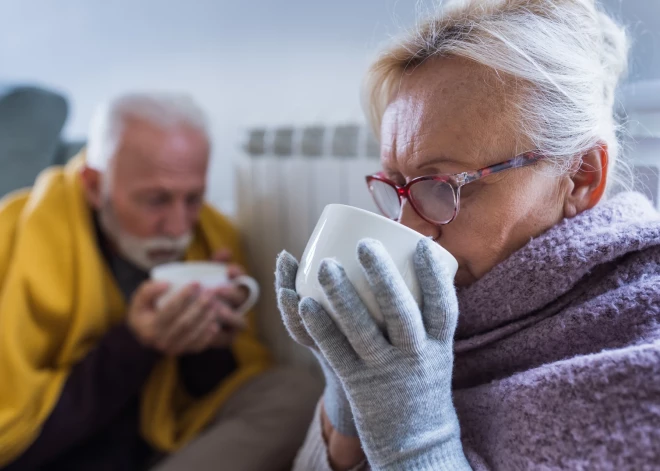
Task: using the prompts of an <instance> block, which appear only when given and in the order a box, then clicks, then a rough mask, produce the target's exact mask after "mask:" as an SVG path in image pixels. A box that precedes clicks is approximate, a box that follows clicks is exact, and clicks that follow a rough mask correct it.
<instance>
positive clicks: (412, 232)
mask: <svg viewBox="0 0 660 471" xmlns="http://www.w3.org/2000/svg"><path fill="white" fill-rule="evenodd" d="M328 208H333V209H334V208H337V209H339V208H341V209H348V210H352V211H354V212H356V213H360V214H363V215H365V216H370V217H373V218H374V219H377V220H381V221H382V222H386V223H388V224H390V225H394V226H395V227H397V228H398V229H402V230H403V231H404V232H408V233H409V234H410V235H414V236H416V237H419V238H420V239H424V238H427V236H425V235H424V234H422V233H420V232H417V231H416V230H414V229H411V228H409V227H408V226H404V225H403V224H401V223H400V222H398V221H394V220H392V219H389V218H386V217H385V216H382V215H380V214H377V213H374V212H373V211H369V210H367V209H362V208H357V207H355V206H350V205H348V204H341V203H330V204H327V205H326V206H325V209H326V210H327V209H328Z"/></svg>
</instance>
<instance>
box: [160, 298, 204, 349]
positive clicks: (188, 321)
mask: <svg viewBox="0 0 660 471" xmlns="http://www.w3.org/2000/svg"><path fill="white" fill-rule="evenodd" d="M213 300H214V298H213V295H212V294H211V293H209V292H206V293H202V294H201V295H200V296H198V297H197V299H196V300H195V301H193V303H192V304H191V305H190V306H189V307H188V308H187V309H185V310H184V311H183V312H182V313H180V314H179V315H178V316H177V317H176V319H174V321H173V322H171V323H170V324H169V326H168V327H167V328H166V329H165V330H164V332H163V336H162V341H163V343H165V344H166V345H172V344H174V343H176V342H177V341H178V338H180V337H184V336H186V335H187V334H188V333H189V332H190V331H192V330H194V328H195V327H196V326H197V325H198V324H199V323H200V322H201V321H202V320H203V318H204V316H205V314H206V311H207V310H208V309H210V307H211V304H212V303H213Z"/></svg>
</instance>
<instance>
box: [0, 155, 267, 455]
mask: <svg viewBox="0 0 660 471" xmlns="http://www.w3.org/2000/svg"><path fill="white" fill-rule="evenodd" d="M83 162H84V160H83V157H79V158H76V159H74V160H73V161H72V162H71V163H69V164H68V165H67V166H66V167H63V168H61V167H58V168H52V169H48V170H46V171H44V172H43V173H42V174H41V175H40V176H39V178H38V179H37V181H36V183H35V186H34V187H33V188H32V190H30V191H22V192H18V193H14V194H13V195H10V196H8V197H6V198H5V199H3V200H2V201H0V467H2V466H4V465H6V464H7V463H9V462H11V461H13V460H14V459H15V458H17V457H18V456H19V455H20V454H21V453H22V452H23V451H24V450H26V449H27V448H28V447H29V446H30V444H31V443H32V442H33V441H34V440H35V439H36V437H37V436H38V434H39V431H40V428H41V426H42V424H43V423H44V421H45V420H46V419H47V418H48V416H49V415H50V413H51V411H52V409H53V407H54V406H55V404H56V403H57V401H58V398H59V395H60V392H61V390H62V387H63V385H64V383H65V381H66V379H67V377H68V375H69V371H70V369H71V368H72V366H73V365H74V364H76V363H77V362H78V361H80V360H81V359H82V358H83V357H85V355H86V354H87V352H88V351H89V350H90V349H91V348H92V347H93V346H94V345H95V344H96V342H97V341H98V339H99V338H100V337H102V336H103V335H104V333H105V332H106V331H108V330H109V329H110V328H111V327H112V326H114V325H116V324H118V323H120V322H123V320H124V316H125V312H126V304H125V300H124V299H123V297H122V295H121V293H120V291H119V288H118V286H117V285H116V282H115V280H114V279H113V277H112V275H111V274H110V271H109V268H108V267H107V266H106V263H105V261H104V260H103V258H102V255H101V253H100V251H99V249H98V246H97V242H96V240H95V237H96V236H95V232H94V227H93V222H92V213H91V211H90V209H89V208H88V205H87V202H86V200H85V198H84V195H83V190H82V185H81V182H80V176H79V173H80V169H81V168H82V165H83ZM222 247H227V248H229V249H230V250H231V251H232V252H233V254H234V257H235V259H236V261H237V262H238V263H243V259H242V254H241V251H240V244H239V237H238V235H237V233H236V231H235V230H234V228H233V227H232V225H231V224H230V223H229V222H228V221H227V220H226V219H225V218H224V217H223V216H221V215H220V214H219V213H218V212H216V211H215V210H213V209H212V208H211V207H209V206H204V207H203V209H202V211H201V215H200V221H199V224H198V227H197V229H196V234H195V238H194V241H193V243H192V245H191V247H190V249H189V251H188V254H187V259H188V260H207V259H208V258H209V257H210V256H211V254H212V253H213V252H215V251H216V250H217V249H219V248H222ZM233 352H234V355H235V357H236V360H237V363H238V368H237V370H236V371H235V372H234V373H233V374H232V375H231V376H230V377H228V378H227V379H225V380H224V381H223V382H222V383H221V384H220V385H219V386H218V387H217V388H216V389H215V390H214V391H213V392H211V393H209V394H208V395H206V396H204V397H203V398H201V399H197V400H193V399H192V398H191V397H189V396H188V395H187V394H186V393H185V391H184V389H183V387H181V385H180V382H179V378H178V367H177V361H176V360H175V359H167V358H164V359H162V360H161V361H160V362H159V363H158V364H157V365H156V366H155V367H154V369H153V371H152V373H151V375H150V377H149V379H148V381H147V383H146V384H145V386H144V389H143V391H142V398H141V417H140V422H141V432H142V435H143V437H144V438H145V439H146V440H147V441H148V442H149V443H151V445H152V446H154V447H155V448H157V449H159V450H162V451H173V450H175V449H177V448H179V447H180V446H182V445H183V444H185V443H186V442H187V441H189V440H190V439H192V438H194V437H195V436H196V435H197V434H198V433H199V431H200V430H201V429H202V428H203V427H204V426H205V425H206V424H207V423H208V422H209V420H210V419H211V418H212V417H213V415H214V413H215V412H216V410H217V409H218V408H219V407H220V406H221V405H222V404H223V402H224V401H225V400H226V399H227V397H228V396H230V395H231V394H232V393H233V392H234V391H235V390H236V389H237V388H238V387H239V386H240V385H241V384H243V383H244V382H245V381H246V380H248V379H249V378H251V377H253V376H255V375H257V374H259V373H260V372H262V371H264V370H265V369H266V368H267V367H268V366H269V365H270V358H269V356H268V354H267V352H266V350H265V349H264V347H263V346H262V345H260V343H259V342H258V340H257V337H256V333H255V328H254V322H253V319H252V316H250V328H249V329H248V330H247V331H246V332H244V333H243V334H241V335H240V336H239V337H238V339H237V340H236V342H235V344H234V346H233Z"/></svg>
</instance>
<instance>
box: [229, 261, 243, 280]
mask: <svg viewBox="0 0 660 471" xmlns="http://www.w3.org/2000/svg"><path fill="white" fill-rule="evenodd" d="M245 274H246V272H245V268H243V267H242V266H240V265H239V264H237V263H232V264H231V265H229V266H228V267H227V276H229V279H231V280H233V279H234V278H238V277H239V276H243V275H245Z"/></svg>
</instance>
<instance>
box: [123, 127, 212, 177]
mask: <svg viewBox="0 0 660 471" xmlns="http://www.w3.org/2000/svg"><path fill="white" fill-rule="evenodd" d="M208 154H209V146H208V142H207V140H206V137H205V136H204V134H203V133H201V132H200V131H197V130H194V129H192V128H190V127H186V126H183V125H181V126H171V127H168V128H159V127H158V126H155V125H150V124H149V123H145V122H129V123H128V125H127V126H126V127H125V129H124V132H123V133H122V136H121V138H120V140H119V145H118V147H117V151H116V154H115V156H114V159H113V160H114V167H115V171H116V172H117V173H126V172H128V173H138V174H151V173H165V174H168V173H179V174H181V175H186V174H195V173H200V174H205V173H206V169H207V166H208V157H209V155H208Z"/></svg>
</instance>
